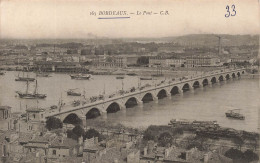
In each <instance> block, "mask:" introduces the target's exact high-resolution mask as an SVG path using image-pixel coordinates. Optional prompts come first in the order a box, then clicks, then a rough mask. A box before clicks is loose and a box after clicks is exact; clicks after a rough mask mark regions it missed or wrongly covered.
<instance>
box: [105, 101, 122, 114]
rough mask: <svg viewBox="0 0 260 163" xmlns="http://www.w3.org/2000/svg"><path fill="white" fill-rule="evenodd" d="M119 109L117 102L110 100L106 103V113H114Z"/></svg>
mask: <svg viewBox="0 0 260 163" xmlns="http://www.w3.org/2000/svg"><path fill="white" fill-rule="evenodd" d="M119 110H120V105H119V104H118V103H117V102H112V103H111V104H110V105H108V107H107V109H106V111H107V113H116V112H118V111H119Z"/></svg>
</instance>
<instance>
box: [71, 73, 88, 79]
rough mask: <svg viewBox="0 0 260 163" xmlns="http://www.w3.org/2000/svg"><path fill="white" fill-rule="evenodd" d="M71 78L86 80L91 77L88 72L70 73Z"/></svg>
mask: <svg viewBox="0 0 260 163" xmlns="http://www.w3.org/2000/svg"><path fill="white" fill-rule="evenodd" d="M70 77H71V79H76V80H88V79H90V78H91V75H90V74H86V75H83V74H77V75H70Z"/></svg>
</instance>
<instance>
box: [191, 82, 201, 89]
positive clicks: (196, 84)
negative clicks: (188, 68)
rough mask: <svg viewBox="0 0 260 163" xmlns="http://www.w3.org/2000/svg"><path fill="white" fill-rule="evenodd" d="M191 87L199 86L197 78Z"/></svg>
mask: <svg viewBox="0 0 260 163" xmlns="http://www.w3.org/2000/svg"><path fill="white" fill-rule="evenodd" d="M192 87H193V88H194V89H196V88H199V87H200V82H199V81H198V80H196V81H195V82H194V83H193V85H192Z"/></svg>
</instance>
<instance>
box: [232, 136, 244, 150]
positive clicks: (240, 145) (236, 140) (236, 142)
mask: <svg viewBox="0 0 260 163" xmlns="http://www.w3.org/2000/svg"><path fill="white" fill-rule="evenodd" d="M233 142H234V143H235V144H236V145H237V146H238V147H239V150H241V147H242V145H243V144H244V140H243V139H242V138H241V137H238V136H237V137H235V138H233Z"/></svg>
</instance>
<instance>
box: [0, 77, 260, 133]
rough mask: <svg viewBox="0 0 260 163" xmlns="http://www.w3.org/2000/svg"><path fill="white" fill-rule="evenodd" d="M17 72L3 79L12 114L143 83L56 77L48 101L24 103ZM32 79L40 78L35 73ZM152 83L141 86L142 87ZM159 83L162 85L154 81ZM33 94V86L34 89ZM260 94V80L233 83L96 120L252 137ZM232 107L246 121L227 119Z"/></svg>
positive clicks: (47, 89) (42, 80) (46, 81)
mask: <svg viewBox="0 0 260 163" xmlns="http://www.w3.org/2000/svg"><path fill="white" fill-rule="evenodd" d="M17 75H18V72H6V74H5V75H4V76H0V105H8V106H11V107H12V111H13V112H15V111H25V108H26V107H36V106H37V105H38V107H49V106H51V105H57V104H58V101H59V99H60V98H62V99H63V101H64V102H65V103H69V102H71V101H73V100H74V99H80V97H69V96H67V95H66V91H67V90H68V89H74V88H79V89H78V91H80V92H83V91H85V92H86V97H91V96H94V95H98V94H103V92H105V93H106V94H110V93H113V92H115V91H116V90H120V89H122V87H123V89H127V88H130V87H132V86H136V87H137V85H138V83H139V82H140V81H139V80H138V77H133V76H127V77H126V78H125V79H124V80H123V82H122V80H118V79H116V78H115V76H105V75H104V76H101V75H100V76H98V75H96V76H93V78H92V79H91V80H71V79H70V76H69V75H67V74H51V75H52V77H48V78H46V77H39V78H38V79H37V81H38V85H39V87H38V91H39V93H46V94H47V98H46V99H44V100H38V102H37V100H30V99H20V98H19V97H17V96H16V93H15V91H25V89H26V83H25V82H17V81H15V77H16V76H17ZM30 76H35V75H34V74H33V73H31V74H30ZM149 82H152V81H142V82H141V85H144V84H146V83H149ZM153 82H157V83H158V82H159V80H156V81H153ZM29 89H30V90H33V89H34V83H31V84H30V85H29ZM259 95H260V89H259V80H258V79H248V78H242V79H232V80H230V81H226V82H222V83H218V84H214V85H213V86H211V87H210V86H206V87H204V88H198V89H195V90H194V91H193V92H185V93H183V95H175V96H171V97H166V98H164V99H160V100H158V101H152V102H149V103H144V104H142V105H138V106H135V107H133V108H127V109H126V110H121V111H119V112H117V113H112V114H107V115H104V116H101V117H98V118H96V119H95V121H99V120H104V121H107V122H108V123H122V124H124V125H126V126H130V127H147V126H149V125H151V124H154V125H163V124H167V123H168V122H169V121H170V120H171V119H175V118H176V119H190V120H195V119H196V120H216V121H217V122H218V123H219V124H220V125H221V126H223V127H232V128H235V129H242V130H247V131H257V130H258V117H259V112H258V110H259V109H260V108H259V107H260V97H259ZM228 107H234V108H239V109H241V110H240V113H242V114H244V115H245V117H246V118H245V120H234V119H228V118H226V117H225V112H226V111H227V110H228Z"/></svg>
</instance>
